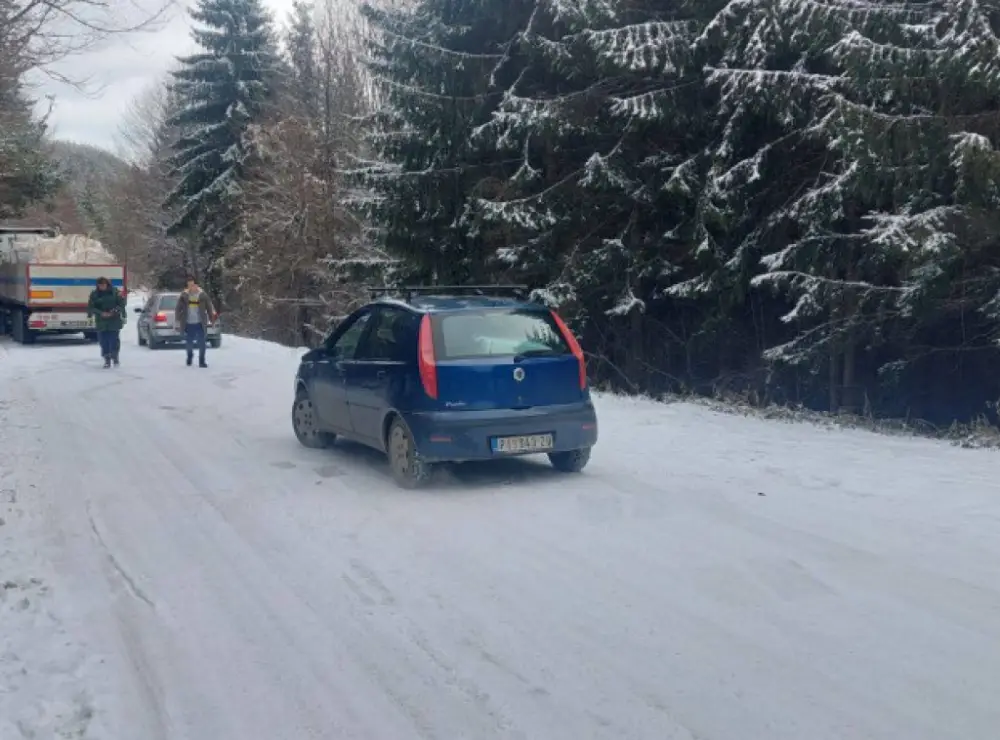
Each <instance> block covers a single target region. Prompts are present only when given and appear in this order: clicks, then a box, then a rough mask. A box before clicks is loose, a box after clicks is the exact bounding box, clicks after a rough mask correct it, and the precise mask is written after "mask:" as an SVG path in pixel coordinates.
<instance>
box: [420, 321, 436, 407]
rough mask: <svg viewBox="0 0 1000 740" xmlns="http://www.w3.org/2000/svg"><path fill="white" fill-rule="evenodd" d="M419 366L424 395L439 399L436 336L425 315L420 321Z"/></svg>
mask: <svg viewBox="0 0 1000 740" xmlns="http://www.w3.org/2000/svg"><path fill="white" fill-rule="evenodd" d="M417 364H418V365H419V367H420V382H421V383H422V384H423V386H424V393H426V394H427V395H428V396H430V397H431V398H434V399H436V398H437V397H438V376H437V357H436V356H435V355H434V334H433V332H432V331H431V317H430V316H429V315H428V314H424V317H423V318H422V319H421V320H420V339H419V343H418V353H417Z"/></svg>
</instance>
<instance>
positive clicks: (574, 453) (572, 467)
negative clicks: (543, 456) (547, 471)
mask: <svg viewBox="0 0 1000 740" xmlns="http://www.w3.org/2000/svg"><path fill="white" fill-rule="evenodd" d="M549 462H551V463H552V467H553V468H555V469H556V470H558V471H559V472H561V473H579V472H580V471H581V470H583V469H584V468H585V467H587V463H588V462H590V448H589V447H585V448H583V449H582V450H571V451H569V452H550V453H549Z"/></svg>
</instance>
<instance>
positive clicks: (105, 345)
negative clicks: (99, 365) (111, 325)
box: [97, 329, 122, 358]
mask: <svg viewBox="0 0 1000 740" xmlns="http://www.w3.org/2000/svg"><path fill="white" fill-rule="evenodd" d="M97 342H98V344H100V345H101V357H114V358H117V357H118V353H119V352H121V349H122V338H121V332H120V331H118V330H117V329H116V330H114V331H99V332H97Z"/></svg>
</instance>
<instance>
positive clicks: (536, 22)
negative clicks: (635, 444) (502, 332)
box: [476, 0, 714, 384]
mask: <svg viewBox="0 0 1000 740" xmlns="http://www.w3.org/2000/svg"><path fill="white" fill-rule="evenodd" d="M713 5H714V4H712V3H708V4H705V3H701V4H694V3H691V4H686V3H679V2H667V1H666V0H629V1H628V2H604V1H603V0H589V1H588V2H565V0H538V3H537V4H536V7H535V10H534V12H533V14H532V16H531V23H530V25H529V26H528V27H527V28H526V30H525V31H524V33H522V34H521V35H520V37H519V44H518V48H517V55H518V57H519V58H521V59H523V60H524V64H525V68H524V70H523V71H522V72H521V73H520V75H519V76H518V78H517V79H516V82H515V84H514V85H513V86H512V87H511V88H509V89H508V90H507V92H506V94H505V95H504V99H503V102H502V104H501V106H500V109H499V110H498V111H497V112H496V113H495V114H494V115H493V117H492V120H491V121H490V123H489V124H488V125H486V126H483V127H480V129H479V130H477V132H476V134H477V143H478V144H479V145H480V146H481V147H484V148H485V147H493V148H495V149H496V150H497V151H499V152H500V153H502V155H503V156H504V157H505V158H508V159H510V160H512V162H513V166H510V167H508V173H509V177H508V179H507V181H506V182H505V183H503V184H502V187H498V188H495V192H494V193H491V194H483V196H481V197H480V198H479V199H478V200H477V201H476V206H477V212H476V216H477V218H478V222H479V223H480V224H482V226H481V228H483V229H487V228H492V229H493V230H494V231H499V232H501V233H503V234H504V235H505V237H506V239H505V243H504V244H503V245H502V246H501V247H500V248H499V249H497V250H496V252H495V262H496V263H497V265H498V267H499V268H502V269H505V270H506V271H507V272H508V273H509V274H511V275H512V276H513V277H516V278H517V279H520V280H524V281H526V282H529V283H531V284H534V285H537V286H539V287H543V288H544V289H543V290H541V291H540V295H542V296H543V297H545V298H546V299H547V300H548V301H549V302H551V303H553V304H570V305H565V306H564V308H565V310H567V312H571V313H576V315H577V319H578V321H577V326H578V327H580V328H583V327H587V329H589V331H588V335H589V341H588V345H589V346H591V347H592V348H593V349H594V350H595V351H596V352H597V353H599V354H601V355H602V356H604V357H606V358H607V359H608V360H610V361H611V366H617V367H620V368H624V371H625V375H626V376H628V379H629V380H630V381H631V382H632V383H634V382H637V381H638V382H642V381H645V380H646V379H648V377H644V376H648V374H647V373H646V372H645V367H648V365H649V361H650V360H651V359H653V362H655V363H658V364H661V365H662V366H664V367H668V366H669V363H670V359H669V355H670V353H671V352H672V351H673V352H676V351H678V350H679V351H680V354H681V355H683V354H684V353H685V348H680V347H678V346H677V343H676V342H675V343H674V346H672V347H669V348H668V347H667V346H666V345H667V341H666V339H665V336H668V335H671V334H673V332H671V331H669V330H668V331H666V332H665V333H660V332H652V331H650V330H649V329H650V327H651V326H653V325H654V324H658V323H659V322H658V318H659V317H658V316H656V315H657V314H659V313H660V312H661V311H663V310H664V309H665V305H663V304H665V303H666V301H665V300H664V296H663V291H664V289H665V288H667V287H668V286H670V285H671V284H672V283H673V282H674V281H676V280H677V279H678V276H679V275H680V274H681V273H682V272H683V271H684V269H685V266H686V264H687V263H688V262H690V258H689V255H690V253H691V252H692V251H693V249H694V246H695V245H697V244H698V243H699V242H700V241H702V240H703V239H704V235H703V232H704V227H703V225H702V220H703V213H702V211H701V209H700V208H699V199H700V192H701V190H702V187H701V181H702V180H703V178H704V171H705V160H706V157H705V151H706V148H707V145H708V143H709V142H710V139H709V138H708V137H709V136H710V135H711V131H712V126H711V121H710V112H711V111H710V107H709V105H708V103H709V101H708V99H707V98H706V97H705V95H704V86H703V84H702V73H701V64H702V61H701V60H699V58H698V50H697V49H696V47H695V44H694V42H695V40H696V39H697V37H698V33H699V32H700V30H701V28H702V27H703V26H704V23H705V20H706V19H707V17H711V12H712V9H713ZM487 195H491V196H492V197H485V196H487ZM657 302H659V304H660V305H658V306H655V307H654V304H656V303H657ZM574 309H576V310H575V311H574ZM650 312H651V313H650ZM654 345H655V346H654ZM616 380H621V378H620V377H618V378H616ZM627 384H628V383H627Z"/></svg>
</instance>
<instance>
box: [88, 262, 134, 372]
mask: <svg viewBox="0 0 1000 740" xmlns="http://www.w3.org/2000/svg"><path fill="white" fill-rule="evenodd" d="M87 313H88V314H89V315H90V316H92V317H93V318H94V328H95V329H96V330H97V340H98V342H100V345H101V357H103V358H104V367H111V363H112V362H113V363H114V364H115V365H118V354H119V352H121V348H122V340H121V330H122V326H123V325H124V323H125V296H123V295H122V294H121V293H119V292H118V289H117V288H115V287H114V286H113V285H111V281H110V280H108V279H107V278H106V277H101V278H98V279H97V288H96V289H95V290H93V291H92V292H91V294H90V301H88V303H87Z"/></svg>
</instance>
